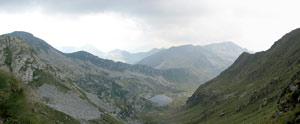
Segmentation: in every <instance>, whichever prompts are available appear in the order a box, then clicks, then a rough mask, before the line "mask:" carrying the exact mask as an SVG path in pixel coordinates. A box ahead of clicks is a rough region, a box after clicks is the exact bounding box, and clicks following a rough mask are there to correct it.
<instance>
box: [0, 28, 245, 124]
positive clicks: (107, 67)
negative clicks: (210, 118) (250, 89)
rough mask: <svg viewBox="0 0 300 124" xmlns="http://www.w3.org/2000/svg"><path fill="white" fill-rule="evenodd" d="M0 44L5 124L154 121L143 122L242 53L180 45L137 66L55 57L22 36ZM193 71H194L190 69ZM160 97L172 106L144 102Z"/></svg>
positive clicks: (81, 54) (82, 56) (224, 46)
mask: <svg viewBox="0 0 300 124" xmlns="http://www.w3.org/2000/svg"><path fill="white" fill-rule="evenodd" d="M0 45H1V46H0V58H1V61H0V79H1V80H3V81H2V82H1V85H0V108H1V110H2V111H1V112H0V120H4V122H8V123H10V122H11V123H12V122H16V123H17V122H18V123H88V124H95V123H96V124H97V123H99V124H102V123H104V124H106V123H109V124H119V123H129V124H140V123H152V122H155V121H152V119H150V120H149V113H153V112H155V111H162V112H164V110H168V109H172V110H173V107H174V108H178V107H180V105H182V104H183V103H184V101H185V100H186V99H187V97H189V96H190V94H191V93H193V91H194V90H195V88H196V87H198V86H199V85H200V84H201V83H204V81H208V80H210V79H211V78H213V77H214V76H217V75H218V74H219V73H220V72H221V71H223V70H224V69H226V66H227V67H228V66H230V64H231V63H233V61H234V60H235V57H238V54H239V52H240V53H241V51H246V50H245V49H242V48H240V47H238V46H236V45H234V44H233V43H231V42H225V43H220V44H211V45H207V46H192V45H185V46H179V47H171V48H169V49H164V50H160V51H157V52H156V53H153V54H152V55H149V56H148V57H145V58H143V59H142V61H144V62H145V61H146V60H144V59H149V61H152V60H150V59H152V58H155V59H154V60H163V61H164V63H166V62H168V63H169V64H170V66H169V64H165V65H164V66H160V67H159V68H158V67H154V66H153V67H151V66H152V65H149V66H148V65H147V64H142V62H141V63H140V64H134V65H132V64H126V63H122V62H114V61H112V60H108V59H102V58H99V57H98V56H96V55H93V54H91V53H88V52H85V51H77V52H73V53H63V52H61V51H59V50H57V49H55V48H53V47H52V46H51V45H49V44H47V42H45V41H44V40H42V39H39V38H37V37H35V36H34V35H32V34H30V33H27V32H20V31H17V32H13V33H9V34H5V35H2V36H0ZM172 52H173V54H177V55H178V58H177V59H176V58H174V57H172V56H171V55H172ZM244 54H245V53H244ZM159 57H161V58H160V59H158V58H159ZM154 60H153V61H154ZM179 60H184V61H185V62H186V63H187V64H188V65H184V64H182V63H180V62H179ZM171 61H173V62H174V63H175V64H173V63H172V62H171ZM158 62H161V61H158ZM153 63H154V62H153ZM172 64H173V65H172ZM201 64H203V65H201ZM160 65H162V64H160ZM176 65H177V66H176ZM189 66H192V67H189ZM206 66H207V67H206ZM195 67H198V69H199V70H197V69H194V70H196V71H197V72H198V73H194V72H191V70H192V68H195ZM201 71H203V72H201ZM204 72H205V73H207V75H204V74H205V73H204ZM208 72H211V73H208ZM223 73H224V72H223ZM223 73H221V75H222V74H223ZM197 74H199V75H197ZM200 74H201V75H200ZM204 77H205V78H204ZM207 84H209V82H208V83H207ZM207 84H204V85H201V86H200V87H202V86H206V85H207ZM199 89H200V88H199ZM199 89H198V90H197V91H196V92H195V94H197V93H198V92H199ZM160 94H165V95H167V96H169V97H171V98H169V97H166V98H168V99H170V100H173V102H172V103H171V104H172V105H173V106H171V104H170V105H165V106H159V105H157V104H155V103H153V102H151V101H150V99H151V98H155V97H154V96H159V95H160ZM195 94H194V95H193V96H192V97H191V98H189V100H188V102H187V104H186V105H185V106H184V108H185V109H183V110H182V111H185V110H189V109H193V107H195V106H197V105H198V102H192V101H197V100H194V99H198V98H197V97H195ZM15 96H16V97H15ZM160 96H161V95H160ZM12 103H14V104H12ZM19 103H20V104H19ZM199 103H200V102H199ZM19 108H22V109H19ZM26 113H32V114H30V115H28V114H26ZM186 115H189V113H187V114H186ZM181 117H184V116H180V117H177V119H181ZM150 118H151V117H150ZM168 120H170V121H172V119H168ZM179 122H183V123H185V120H179ZM166 123H168V122H166ZM172 123H173V122H172Z"/></svg>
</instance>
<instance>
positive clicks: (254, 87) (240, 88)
mask: <svg viewBox="0 0 300 124" xmlns="http://www.w3.org/2000/svg"><path fill="white" fill-rule="evenodd" d="M299 58H300V29H297V30H294V31H292V32H291V33H289V34H287V35H285V36H284V37H282V39H280V40H279V41H277V42H276V43H275V44H274V45H273V46H272V48H271V49H269V50H268V51H266V52H260V53H256V54H254V55H250V54H247V53H244V54H242V55H241V56H240V57H239V58H238V59H237V60H236V61H235V63H234V64H233V65H232V66H231V67H230V68H228V69H227V70H225V71H224V72H222V73H221V74H220V75H219V76H218V77H216V78H215V79H213V80H211V81H209V82H207V83H206V84H204V85H202V86H200V87H199V88H198V89H197V91H196V92H195V93H194V95H193V96H192V97H191V98H190V99H189V100H188V102H187V108H186V109H183V110H181V112H179V113H176V114H174V115H173V116H175V118H174V117H172V118H173V121H176V122H178V121H179V122H182V123H201V124H202V123H207V124H215V123H216V124H225V123H230V124H242V123H247V124H251V123H253V124H257V123H265V122H267V121H268V120H270V118H271V115H272V114H273V113H274V112H275V110H276V106H277V104H276V100H277V94H278V91H279V90H280V89H282V88H283V87H285V86H286V85H287V84H288V82H289V80H290V78H291V76H293V75H294V74H295V73H296V72H297V71H299V70H300V67H299V65H300V59H299ZM264 99H265V100H267V105H265V106H263V101H264ZM222 113H224V116H220V115H221V114H222Z"/></svg>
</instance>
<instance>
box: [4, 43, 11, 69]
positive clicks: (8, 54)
mask: <svg viewBox="0 0 300 124" xmlns="http://www.w3.org/2000/svg"><path fill="white" fill-rule="evenodd" d="M4 55H5V61H4V63H5V64H6V65H7V66H8V67H9V70H10V71H12V67H11V62H12V53H11V51H10V49H9V48H4Z"/></svg>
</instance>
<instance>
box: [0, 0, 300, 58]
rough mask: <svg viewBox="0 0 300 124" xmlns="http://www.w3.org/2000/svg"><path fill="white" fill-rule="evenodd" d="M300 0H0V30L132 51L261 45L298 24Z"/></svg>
mask: <svg viewBox="0 0 300 124" xmlns="http://www.w3.org/2000/svg"><path fill="white" fill-rule="evenodd" d="M298 1H299V0H0V33H1V34H4V33H9V32H12V31H26V32H30V33H32V34H34V35H35V36H37V37H39V38H41V39H44V40H45V41H47V42H48V43H49V44H51V45H52V46H54V47H56V48H61V47H64V46H74V47H80V46H83V45H93V46H95V47H97V48H98V49H99V50H101V51H104V52H107V51H110V50H113V49H122V50H127V51H131V52H138V51H146V50H149V49H151V48H161V47H170V46H177V45H183V44H194V45H204V44H209V43H216V42H223V41H232V42H234V43H236V44H237V45H240V46H241V47H244V48H247V49H249V50H252V51H262V50H266V49H268V48H270V46H271V45H272V44H273V43H274V42H275V41H276V40H278V39H279V38H280V37H281V36H282V35H284V34H285V33H288V32H289V31H291V30H293V29H295V28H299V27H300V16H299V12H300V7H299V5H300V2H298Z"/></svg>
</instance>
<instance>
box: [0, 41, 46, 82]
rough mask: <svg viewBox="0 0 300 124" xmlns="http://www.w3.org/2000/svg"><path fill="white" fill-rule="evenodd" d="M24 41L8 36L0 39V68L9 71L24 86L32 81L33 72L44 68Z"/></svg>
mask: <svg viewBox="0 0 300 124" xmlns="http://www.w3.org/2000/svg"><path fill="white" fill-rule="evenodd" d="M33 52H34V51H33V50H32V49H31V48H30V47H29V45H28V44H27V43H26V41H24V40H22V39H19V38H16V37H10V36H1V37H0V58H1V60H0V68H1V69H3V70H6V71H11V72H12V73H13V74H14V75H16V77H17V78H19V79H20V80H21V81H23V82H24V83H25V84H27V83H29V82H31V81H32V80H33V72H34V70H36V69H42V68H44V67H45V64H43V63H42V62H41V61H40V60H39V59H38V57H37V56H35V55H34V54H33Z"/></svg>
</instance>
